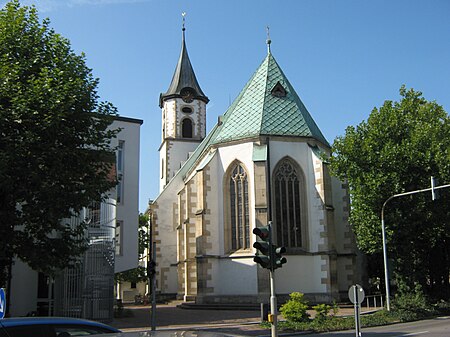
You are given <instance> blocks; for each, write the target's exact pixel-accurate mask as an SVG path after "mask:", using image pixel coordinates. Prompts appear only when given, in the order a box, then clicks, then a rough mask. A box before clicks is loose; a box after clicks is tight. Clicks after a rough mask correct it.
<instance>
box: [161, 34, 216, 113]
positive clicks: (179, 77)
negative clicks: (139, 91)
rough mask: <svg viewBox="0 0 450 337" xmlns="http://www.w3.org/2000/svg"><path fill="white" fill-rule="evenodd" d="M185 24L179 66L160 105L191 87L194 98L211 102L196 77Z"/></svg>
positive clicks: (162, 96)
mask: <svg viewBox="0 0 450 337" xmlns="http://www.w3.org/2000/svg"><path fill="white" fill-rule="evenodd" d="M184 31H185V29H184V26H183V38H182V43H181V53H180V57H179V59H178V63H177V67H176V68H175V72H174V74H173V77H172V82H171V83H170V86H169V89H168V90H167V91H166V92H165V93H164V94H161V95H160V99H159V105H160V107H162V103H163V101H165V100H166V99H168V98H173V97H182V90H183V89H185V88H189V89H190V91H191V92H192V90H193V91H194V92H193V98H194V99H200V100H202V101H204V102H206V103H208V102H209V99H208V97H206V95H205V94H204V93H203V91H202V89H201V88H200V85H199V84H198V82H197V78H196V77H195V73H194V69H193V68H192V64H191V61H190V60H189V55H188V52H187V48H186V42H185V36H184V35H185V34H184Z"/></svg>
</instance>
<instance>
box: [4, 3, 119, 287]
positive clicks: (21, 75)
mask: <svg viewBox="0 0 450 337" xmlns="http://www.w3.org/2000/svg"><path fill="white" fill-rule="evenodd" d="M97 85H98V79H96V78H94V77H93V76H92V71H91V69H89V68H88V67H87V66H86V64H85V57H84V55H76V54H75V53H74V52H73V50H72V49H71V46H70V43H69V41H68V40H67V39H65V38H64V37H62V36H61V35H59V34H57V33H55V32H54V30H53V29H51V28H50V27H49V20H48V19H47V20H43V21H42V22H41V21H40V20H39V17H38V14H37V11H36V9H35V8H34V7H26V6H24V7H22V6H20V4H19V1H10V2H8V3H7V4H6V5H5V6H4V7H3V8H2V9H1V10H0V133H1V137H0V190H1V191H2V193H1V194H0V222H1V223H0V238H1V240H0V286H5V284H6V283H7V277H8V269H9V266H10V265H11V261H12V260H13V259H14V258H16V257H17V258H19V259H21V260H22V261H24V262H26V263H28V264H29V265H30V267H32V268H33V269H35V270H39V271H43V272H45V273H47V274H51V273H53V272H54V271H55V270H57V269H60V268H64V267H66V266H67V265H68V263H70V262H71V261H74V258H75V257H76V256H77V255H79V254H80V253H82V252H83V250H84V249H85V247H86V242H85V238H84V236H83V231H84V228H85V224H83V223H82V224H81V225H80V226H79V227H77V228H70V227H68V226H67V225H66V223H65V221H64V219H67V218H70V217H71V216H78V215H79V210H81V209H82V208H83V207H87V206H89V205H90V204H91V203H92V202H93V201H100V200H101V199H102V197H103V196H104V193H105V192H107V191H108V190H109V189H110V188H112V187H113V186H114V185H115V184H116V180H115V177H114V175H112V174H111V173H112V168H113V163H114V158H115V157H114V155H115V154H114V149H112V148H111V146H110V140H111V138H113V137H114V136H115V134H116V133H117V130H110V129H109V128H108V127H109V126H110V124H111V123H112V121H113V118H114V116H115V115H116V109H115V108H114V107H113V106H112V105H111V104H110V103H104V102H103V103H101V102H99V100H98V95H97Z"/></svg>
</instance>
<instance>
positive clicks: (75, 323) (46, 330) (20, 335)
mask: <svg viewBox="0 0 450 337" xmlns="http://www.w3.org/2000/svg"><path fill="white" fill-rule="evenodd" d="M113 332H120V330H117V329H116V328H113V327H111V326H109V325H106V324H103V323H98V322H94V321H88V320H85V319H78V318H63V317H21V318H5V319H0V337H70V336H88V335H94V334H101V333H113Z"/></svg>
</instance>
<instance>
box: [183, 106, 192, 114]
mask: <svg viewBox="0 0 450 337" xmlns="http://www.w3.org/2000/svg"><path fill="white" fill-rule="evenodd" d="M181 111H183V112H184V113H185V114H190V113H192V108H191V107H188V106H184V107H183V108H181Z"/></svg>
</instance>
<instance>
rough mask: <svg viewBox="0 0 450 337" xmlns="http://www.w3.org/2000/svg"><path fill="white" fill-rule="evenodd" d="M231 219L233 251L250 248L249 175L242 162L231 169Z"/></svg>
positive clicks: (230, 232)
mask: <svg viewBox="0 0 450 337" xmlns="http://www.w3.org/2000/svg"><path fill="white" fill-rule="evenodd" d="M228 184H229V202H230V203H229V205H230V210H229V216H230V217H229V219H230V230H229V231H228V232H229V234H228V235H230V236H231V237H230V239H231V240H230V247H229V248H231V250H232V251H235V250H238V249H247V248H250V217H249V208H248V177H247V173H246V171H245V170H244V168H243V167H242V165H241V164H236V165H235V166H234V167H233V168H232V170H231V171H230V175H229V178H228Z"/></svg>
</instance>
